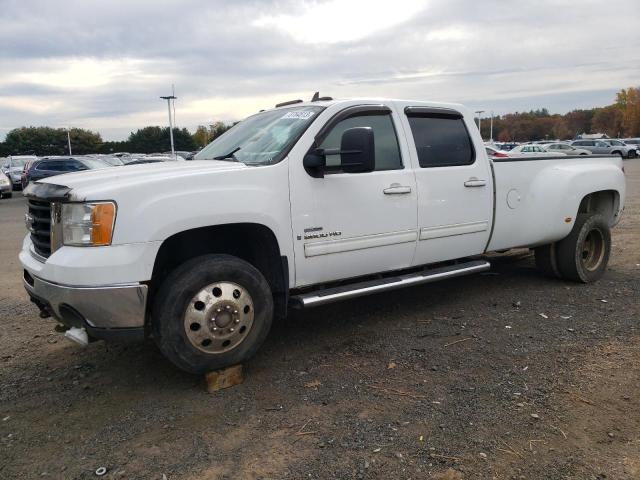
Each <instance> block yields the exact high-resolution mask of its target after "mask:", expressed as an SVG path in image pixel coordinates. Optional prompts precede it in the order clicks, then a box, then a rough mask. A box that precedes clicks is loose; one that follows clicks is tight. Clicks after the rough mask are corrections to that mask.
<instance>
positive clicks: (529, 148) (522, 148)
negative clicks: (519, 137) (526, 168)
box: [508, 143, 565, 158]
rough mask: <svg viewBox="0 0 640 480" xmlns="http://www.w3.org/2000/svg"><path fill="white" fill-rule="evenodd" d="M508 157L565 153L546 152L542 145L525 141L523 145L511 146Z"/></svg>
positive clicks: (550, 155)
mask: <svg viewBox="0 0 640 480" xmlns="http://www.w3.org/2000/svg"><path fill="white" fill-rule="evenodd" d="M508 154H509V157H513V158H516V157H526V156H536V157H557V156H558V155H565V154H564V153H560V152H555V151H553V152H547V150H545V147H544V146H543V145H537V144H533V143H525V144H524V145H518V146H517V147H513V148H512V149H511V150H509V152H508Z"/></svg>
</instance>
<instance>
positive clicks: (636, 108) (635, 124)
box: [480, 87, 640, 142]
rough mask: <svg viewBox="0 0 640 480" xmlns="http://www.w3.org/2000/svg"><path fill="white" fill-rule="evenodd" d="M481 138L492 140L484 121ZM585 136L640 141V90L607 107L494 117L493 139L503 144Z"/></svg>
mask: <svg viewBox="0 0 640 480" xmlns="http://www.w3.org/2000/svg"><path fill="white" fill-rule="evenodd" d="M480 128H481V130H482V138H484V139H485V140H488V139H490V138H491V132H490V128H491V125H490V121H489V119H487V118H483V119H482V122H481V126H480ZM582 133H606V134H607V135H608V136H609V137H612V138H629V137H640V88H634V87H630V88H627V89H623V90H620V92H618V93H617V95H616V101H615V102H614V103H613V104H611V105H607V106H606V107H598V108H591V109H586V110H573V111H571V112H568V113H566V114H564V115H560V114H553V115H552V114H550V113H549V111H548V110H547V109H546V108H542V109H540V110H531V111H530V112H521V113H518V112H516V113H509V114H506V115H502V116H497V117H493V138H494V139H495V140H498V141H501V142H511V141H515V142H526V141H530V140H531V141H535V140H545V139H553V140H555V139H559V140H568V139H571V138H576V136H577V135H580V134H582Z"/></svg>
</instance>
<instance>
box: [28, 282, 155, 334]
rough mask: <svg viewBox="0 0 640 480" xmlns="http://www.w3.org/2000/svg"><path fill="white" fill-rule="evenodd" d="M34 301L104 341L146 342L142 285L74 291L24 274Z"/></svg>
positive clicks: (144, 289) (83, 288)
mask: <svg viewBox="0 0 640 480" xmlns="http://www.w3.org/2000/svg"><path fill="white" fill-rule="evenodd" d="M23 283H24V287H25V289H26V290H27V292H28V293H29V296H30V297H31V299H32V301H33V302H34V303H36V304H37V305H38V306H39V307H40V308H41V309H45V310H47V311H48V312H49V313H50V314H51V315H53V316H54V317H55V318H56V319H57V320H58V321H59V322H61V323H63V324H64V325H67V326H69V327H72V326H74V327H84V328H86V329H87V331H88V333H89V335H90V336H92V337H95V338H101V339H120V340H136V339H142V338H144V322H145V312H146V305H147V286H146V285H144V284H141V283H132V284H125V285H104V286H95V287H75V286H69V285H60V284H56V283H51V282H47V281H45V280H42V279H41V278H38V277H35V276H33V275H31V274H30V273H29V272H28V271H27V270H25V271H24V277H23Z"/></svg>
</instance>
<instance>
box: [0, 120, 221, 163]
mask: <svg viewBox="0 0 640 480" xmlns="http://www.w3.org/2000/svg"><path fill="white" fill-rule="evenodd" d="M231 126H232V125H230V124H225V123H223V122H216V123H214V124H213V125H208V126H205V125H200V126H198V128H197V129H196V131H195V132H194V133H193V134H191V133H190V132H189V130H187V129H186V128H174V129H173V142H174V147H175V149H176V150H181V151H189V152H191V151H194V150H198V149H199V148H202V147H204V146H205V145H207V144H208V143H209V142H211V141H213V140H214V139H215V138H217V137H219V136H220V135H222V134H223V133H224V132H226V131H227V130H228V129H229V128H231ZM69 138H70V140H71V151H72V153H73V154H75V155H85V154H89V153H106V154H109V153H115V152H130V153H160V152H167V151H169V150H171V143H170V141H169V127H158V126H150V127H144V128H140V129H138V130H137V131H135V132H131V134H130V135H129V137H128V138H127V140H123V141H103V140H102V136H101V135H100V134H99V133H98V132H93V131H91V130H86V129H83V128H71V129H69ZM7 155H39V156H46V155H69V148H68V142H67V130H66V129H63V128H51V127H19V128H14V129H13V130H11V131H10V132H9V133H7V136H6V138H5V140H4V142H0V156H3V157H4V156H7Z"/></svg>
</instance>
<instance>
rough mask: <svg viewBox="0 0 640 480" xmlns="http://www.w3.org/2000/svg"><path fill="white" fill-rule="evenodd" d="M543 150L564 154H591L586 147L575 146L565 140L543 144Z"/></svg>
mask: <svg viewBox="0 0 640 480" xmlns="http://www.w3.org/2000/svg"><path fill="white" fill-rule="evenodd" d="M544 148H545V150H547V151H548V152H553V153H564V154H565V155H591V151H590V150H587V149H586V148H576V147H574V146H573V145H569V144H568V143H565V142H556V143H549V144H547V145H545V146H544Z"/></svg>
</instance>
